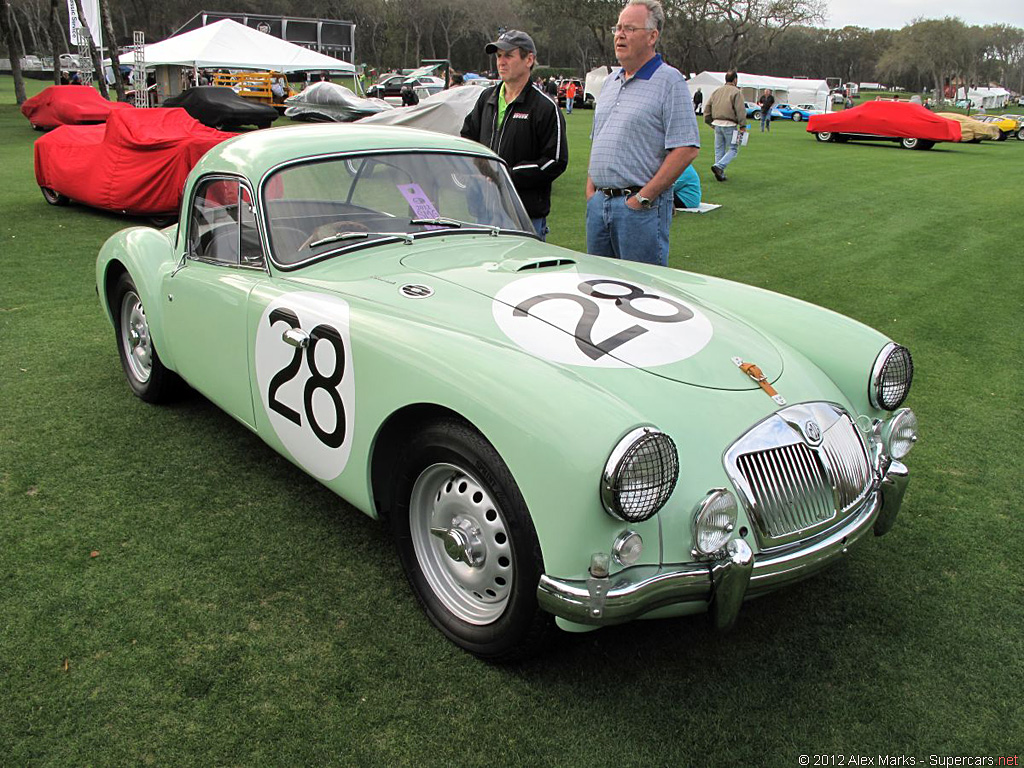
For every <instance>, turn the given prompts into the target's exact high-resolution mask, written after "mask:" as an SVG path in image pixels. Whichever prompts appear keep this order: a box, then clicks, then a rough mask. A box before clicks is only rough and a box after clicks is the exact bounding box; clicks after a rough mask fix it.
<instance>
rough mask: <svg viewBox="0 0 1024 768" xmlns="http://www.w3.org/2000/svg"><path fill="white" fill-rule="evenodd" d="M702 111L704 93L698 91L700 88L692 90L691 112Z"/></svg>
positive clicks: (699, 112)
mask: <svg viewBox="0 0 1024 768" xmlns="http://www.w3.org/2000/svg"><path fill="white" fill-rule="evenodd" d="M703 111H704V94H703V93H701V92H700V88H698V89H697V90H696V91H694V94H693V113H694V114H695V115H699V114H701V113H702V112H703Z"/></svg>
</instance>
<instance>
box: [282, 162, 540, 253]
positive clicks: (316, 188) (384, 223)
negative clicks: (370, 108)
mask: <svg viewBox="0 0 1024 768" xmlns="http://www.w3.org/2000/svg"><path fill="white" fill-rule="evenodd" d="M263 205H264V211H265V214H266V222H267V231H268V235H269V238H270V248H271V252H272V253H273V256H274V261H276V262H277V263H278V264H282V265H295V264H300V263H302V262H305V261H309V260H311V259H319V258H322V257H324V256H327V255H328V254H334V253H340V252H343V251H347V250H353V249H359V248H365V247H366V246H367V245H368V244H374V243H392V242H395V241H396V240H405V241H409V240H410V238H412V237H417V236H422V235H426V234H432V233H437V232H446V233H450V232H460V231H461V232H476V233H479V232H480V229H481V228H485V229H490V230H512V231H518V232H524V233H529V234H533V232H534V230H533V226H532V225H531V223H530V219H529V217H528V216H527V214H526V211H525V209H524V208H523V204H522V202H520V200H519V197H518V195H516V192H515V190H514V188H513V187H512V182H511V180H510V179H509V177H508V173H507V172H506V170H505V168H504V166H503V165H502V164H501V163H500V162H498V161H497V160H491V159H489V158H486V157H479V156H474V155H458V154H447V153H438V152H409V153H394V154H385V153H381V154H374V155H363V156H358V157H351V156H349V157H344V158H332V159H327V160H315V161H309V162H307V163H302V164H299V165H292V166H289V167H287V168H283V169H281V170H280V171H278V172H276V173H274V174H272V175H271V176H270V177H269V178H268V179H267V181H266V183H265V184H264V186H263Z"/></svg>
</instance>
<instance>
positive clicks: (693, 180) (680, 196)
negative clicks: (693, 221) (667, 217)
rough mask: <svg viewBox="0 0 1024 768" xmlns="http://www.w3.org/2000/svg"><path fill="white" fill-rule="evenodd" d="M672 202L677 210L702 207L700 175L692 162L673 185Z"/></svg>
mask: <svg viewBox="0 0 1024 768" xmlns="http://www.w3.org/2000/svg"><path fill="white" fill-rule="evenodd" d="M672 202H673V203H674V205H675V209H676V210H677V211H679V210H682V209H683V208H699V207H700V176H698V175H697V169H696V168H694V167H693V165H692V164H691V165H688V166H686V170H685V171H683V173H682V175H681V176H680V177H679V178H678V179H676V183H675V184H673V185H672Z"/></svg>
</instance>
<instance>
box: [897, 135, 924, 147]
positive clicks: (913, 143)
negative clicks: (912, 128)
mask: <svg viewBox="0 0 1024 768" xmlns="http://www.w3.org/2000/svg"><path fill="white" fill-rule="evenodd" d="M918 142H919V139H912V138H909V137H908V138H905V139H900V146H902V147H903V148H904V149H917V145H918Z"/></svg>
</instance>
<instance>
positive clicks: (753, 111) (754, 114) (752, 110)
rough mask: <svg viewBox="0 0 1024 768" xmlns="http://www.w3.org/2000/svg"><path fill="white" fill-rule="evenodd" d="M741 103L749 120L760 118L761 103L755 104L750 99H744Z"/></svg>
mask: <svg viewBox="0 0 1024 768" xmlns="http://www.w3.org/2000/svg"><path fill="white" fill-rule="evenodd" d="M743 103H744V105H745V106H746V107H747V117H749V118H750V119H751V120H760V119H761V105H760V104H755V103H754V102H752V101H745V102H743ZM772 117H775V115H774V113H773V114H772Z"/></svg>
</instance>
